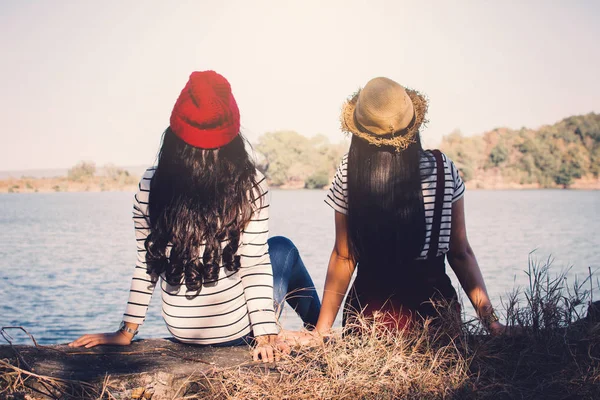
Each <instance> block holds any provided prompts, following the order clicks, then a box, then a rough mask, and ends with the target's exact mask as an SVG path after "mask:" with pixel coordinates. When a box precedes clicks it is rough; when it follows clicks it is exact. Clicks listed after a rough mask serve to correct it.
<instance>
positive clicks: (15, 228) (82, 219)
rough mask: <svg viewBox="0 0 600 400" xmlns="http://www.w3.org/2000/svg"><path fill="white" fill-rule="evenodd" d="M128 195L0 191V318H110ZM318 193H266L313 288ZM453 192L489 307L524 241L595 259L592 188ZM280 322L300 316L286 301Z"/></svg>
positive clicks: (123, 265) (319, 270)
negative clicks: (459, 197)
mask: <svg viewBox="0 0 600 400" xmlns="http://www.w3.org/2000/svg"><path fill="white" fill-rule="evenodd" d="M132 196H133V194H132V193H48V194H1V195H0V326H15V325H16V326H23V327H25V328H26V329H27V330H28V331H29V332H31V333H32V334H33V335H34V336H35V337H36V338H37V340H38V341H39V342H40V343H42V344H49V343H64V342H67V341H70V340H72V339H75V338H76V337H78V336H79V335H81V334H83V333H90V332H104V331H112V330H115V329H116V328H117V327H118V324H119V322H120V321H121V317H122V313H123V311H124V307H125V303H126V301H127V295H128V289H129V284H130V278H131V274H132V272H133V268H134V261H135V257H136V252H135V241H134V236H133V224H132V222H131V207H132ZM324 196H325V192H324V191H308V190H300V191H276V190H275V191H272V200H271V202H272V207H271V234H272V235H285V236H288V237H289V238H291V239H292V240H293V241H294V242H295V243H296V245H297V246H298V248H299V250H300V253H301V255H302V257H303V259H304V262H305V264H306V266H307V267H308V269H309V271H310V272H311V274H312V276H313V278H314V281H315V285H316V286H317V289H318V291H319V294H321V293H322V288H323V285H324V281H325V273H326V269H327V262H328V259H329V255H330V252H331V248H332V246H333V239H334V235H333V227H334V226H333V211H332V210H331V209H330V208H329V207H328V206H327V205H326V204H325V203H324V202H323V198H324ZM465 199H466V200H465V202H466V217H467V228H468V233H469V239H470V242H471V245H472V247H473V249H474V250H475V253H476V255H477V258H478V260H479V264H480V266H481V269H482V271H483V274H484V277H485V279H486V283H487V286H488V289H489V292H490V295H491V297H492V300H493V302H494V303H495V304H496V306H497V307H499V305H500V304H499V299H500V296H502V295H504V294H505V293H506V292H507V291H508V290H510V289H511V288H513V287H514V286H515V285H524V284H526V283H527V276H526V275H525V273H524V272H523V271H524V270H526V269H527V262H528V256H529V253H530V252H531V251H533V250H535V253H534V254H533V257H535V258H537V259H539V260H542V261H543V260H546V259H547V258H548V257H549V256H552V257H554V262H553V264H552V269H553V271H554V272H556V273H559V272H560V271H561V270H562V269H565V268H568V267H572V268H571V270H570V276H571V277H573V276H574V275H577V276H578V277H580V278H581V279H584V278H585V277H586V276H587V275H588V267H591V268H592V270H599V269H600V237H599V235H598V229H599V228H600V191H564V190H544V191H472V192H467V195H466V198H465ZM598 273H600V271H599V272H598ZM449 274H450V276H451V278H452V279H453V282H456V279H455V277H454V276H453V274H452V273H451V272H450V273H449ZM597 276H598V274H596V277H597ZM598 295H599V294H598V293H597V292H596V293H595V296H596V299H598V298H600V297H598ZM463 297H464V296H463ZM159 306H160V298H159V296H155V298H154V299H153V301H152V304H151V307H150V310H149V312H148V317H147V321H146V323H145V324H144V326H143V327H142V329H141V331H140V335H139V336H140V337H142V338H148V337H167V336H168V332H167V330H166V328H165V326H164V323H163V321H162V318H161V316H160V307H159ZM466 309H467V311H468V312H469V313H472V308H471V307H470V305H467V306H466ZM338 323H339V322H338ZM283 324H284V327H286V328H288V329H295V328H298V327H299V325H300V324H299V319H298V318H297V317H295V316H294V315H293V312H290V311H286V312H285V315H284V321H283ZM14 333H15V335H14V336H15V341H16V342H17V343H26V342H27V340H26V337H25V336H24V335H20V334H17V332H14Z"/></svg>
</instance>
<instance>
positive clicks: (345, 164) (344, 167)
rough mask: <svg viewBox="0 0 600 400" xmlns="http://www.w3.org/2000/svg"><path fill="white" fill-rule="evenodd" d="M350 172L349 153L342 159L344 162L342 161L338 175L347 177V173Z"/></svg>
mask: <svg viewBox="0 0 600 400" xmlns="http://www.w3.org/2000/svg"><path fill="white" fill-rule="evenodd" d="M347 170H348V153H346V154H344V156H343V157H342V161H340V165H339V166H338V169H337V173H338V174H342V175H346V171H347Z"/></svg>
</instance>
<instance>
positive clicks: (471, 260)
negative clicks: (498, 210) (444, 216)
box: [448, 198, 503, 332]
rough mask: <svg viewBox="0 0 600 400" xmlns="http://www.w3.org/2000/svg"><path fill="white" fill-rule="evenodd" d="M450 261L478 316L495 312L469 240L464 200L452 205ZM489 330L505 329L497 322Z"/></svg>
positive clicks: (485, 315)
mask: <svg viewBox="0 0 600 400" xmlns="http://www.w3.org/2000/svg"><path fill="white" fill-rule="evenodd" d="M448 261H449V263H450V267H452V270H453V271H454V273H455V274H456V277H457V278H458V281H459V282H460V285H461V286H462V288H463V289H464V291H465V293H466V294H467V296H468V297H469V300H470V301H471V304H473V307H474V308H475V311H476V312H477V315H478V316H479V317H480V318H486V317H488V316H489V315H490V314H491V313H492V311H493V308H492V303H491V302H490V298H489V296H488V293H487V289H486V287H485V282H484V280H483V276H482V274H481V270H480V269H479V264H477V259H476V258H475V253H474V252H473V249H472V248H471V245H470V244H469V240H468V239H467V228H466V225H465V203H464V198H461V199H459V200H457V201H456V202H454V203H453V204H452V229H451V233H450V251H449V252H448ZM489 329H490V330H491V331H492V332H494V331H498V330H499V329H500V330H501V329H503V327H502V325H501V324H499V323H498V322H496V323H493V324H492V325H491V326H490V327H489Z"/></svg>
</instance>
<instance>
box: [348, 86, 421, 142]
mask: <svg viewBox="0 0 600 400" xmlns="http://www.w3.org/2000/svg"><path fill="white" fill-rule="evenodd" d="M405 89H406V93H407V94H408V97H410V100H411V101H412V103H413V107H414V110H415V122H414V124H413V125H412V126H411V127H410V128H409V129H408V131H407V132H405V133H404V134H403V135H398V136H394V137H392V138H387V137H386V138H383V137H378V136H377V135H375V134H373V133H371V132H368V131H366V130H364V129H362V128H361V127H360V126H359V125H357V124H356V122H355V119H354V111H355V110H356V103H357V101H358V95H359V94H360V90H358V91H357V92H356V93H355V94H354V95H352V97H351V98H350V99H349V100H347V101H346V102H345V103H344V105H343V106H342V114H341V115H340V122H341V125H342V126H341V129H342V131H343V132H346V133H350V134H352V135H356V136H358V137H360V138H361V139H364V140H366V141H367V142H369V143H370V144H373V145H375V146H390V147H394V148H396V150H397V151H400V150H404V149H406V148H407V147H408V146H409V145H410V144H411V143H414V141H415V136H416V134H417V132H418V131H419V129H420V128H421V126H422V125H423V124H426V123H427V122H428V121H427V119H426V115H427V109H428V107H429V101H428V100H427V98H426V97H425V96H424V95H423V94H421V93H420V92H418V91H416V90H413V89H408V88H405Z"/></svg>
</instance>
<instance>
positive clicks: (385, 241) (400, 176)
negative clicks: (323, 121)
mask: <svg viewBox="0 0 600 400" xmlns="http://www.w3.org/2000/svg"><path fill="white" fill-rule="evenodd" d="M427 107H428V103H427V100H426V98H425V97H424V96H423V95H421V94H420V93H419V92H417V91H415V90H410V89H406V88H404V87H402V86H401V85H399V84H398V83H396V82H394V81H393V80H391V79H388V78H375V79H372V80H371V81H369V82H368V83H367V85H366V86H365V87H364V88H363V89H362V90H360V91H359V92H358V93H356V94H355V95H354V96H353V97H352V98H351V99H350V100H349V101H347V102H346V103H345V105H344V107H343V110H342V115H341V123H342V129H343V130H344V131H345V132H348V133H350V134H351V135H352V141H351V145H350V150H349V153H348V154H347V155H346V156H345V157H344V158H343V160H342V162H341V165H340V167H339V169H338V171H337V173H336V175H335V178H334V181H333V184H332V186H331V188H330V190H329V193H328V194H327V198H326V200H325V202H326V203H327V204H328V205H329V206H331V207H332V208H333V209H334V210H335V232H336V239H335V246H334V248H333V251H332V253H331V258H330V261H329V267H328V271H327V278H326V282H325V289H324V294H323V304H322V308H321V313H320V316H319V320H318V322H317V326H316V329H317V331H318V332H320V333H327V332H329V330H330V328H331V327H332V325H333V322H334V320H335V318H336V315H337V313H338V311H339V308H340V306H341V303H342V300H343V298H344V296H345V295H346V293H347V291H348V286H349V284H350V281H351V277H352V274H353V272H354V270H355V268H356V269H357V276H356V279H355V281H354V284H353V286H352V288H351V290H350V292H349V294H348V297H347V301H346V307H345V311H344V324H347V323H348V320H349V317H350V316H352V313H353V312H357V311H358V312H361V313H362V315H365V316H367V317H369V316H373V315H374V314H376V315H381V316H382V317H383V320H384V321H385V323H386V324H387V325H388V326H389V325H390V324H391V325H392V326H393V327H394V328H395V329H404V328H406V327H409V326H413V324H414V323H417V322H419V321H423V319H424V318H426V317H435V316H436V315H438V312H439V310H438V306H437V304H439V303H445V304H455V305H454V306H453V307H450V309H452V310H457V306H456V300H457V294H456V291H455V290H454V288H453V287H452V285H451V283H450V279H449V277H448V275H446V272H445V259H446V256H447V257H448V261H449V263H450V266H451V267H452V269H453V270H454V272H455V273H456V275H457V277H458V279H459V281H460V284H461V286H462V287H463V289H464V290H465V292H466V294H467V296H468V298H469V300H470V301H471V303H472V304H473V306H474V307H475V310H476V312H477V315H478V316H479V318H480V319H481V321H482V323H483V325H484V326H485V327H486V328H487V329H488V330H489V331H491V332H492V333H500V332H502V331H503V330H504V326H503V325H502V324H500V323H499V322H498V317H497V316H496V314H495V313H494V310H493V308H492V305H491V303H490V299H489V297H488V294H487V290H486V287H485V283H484V280H483V277H482V274H481V271H480V269H479V266H478V264H477V260H476V258H475V255H474V253H473V250H472V249H471V246H470V245H469V241H468V239H467V232H466V228H465V211H464V199H463V196H464V192H465V187H464V184H463V181H462V180H461V178H460V176H459V173H458V170H457V169H456V167H455V166H454V163H453V162H452V161H451V160H450V159H449V158H448V157H446V155H444V154H443V153H441V152H440V151H438V150H433V151H425V150H423V148H422V147H421V141H420V137H419V129H420V128H421V127H422V126H423V124H424V123H425V122H426V119H425V116H426V113H427ZM455 315H459V313H456V314H455Z"/></svg>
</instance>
